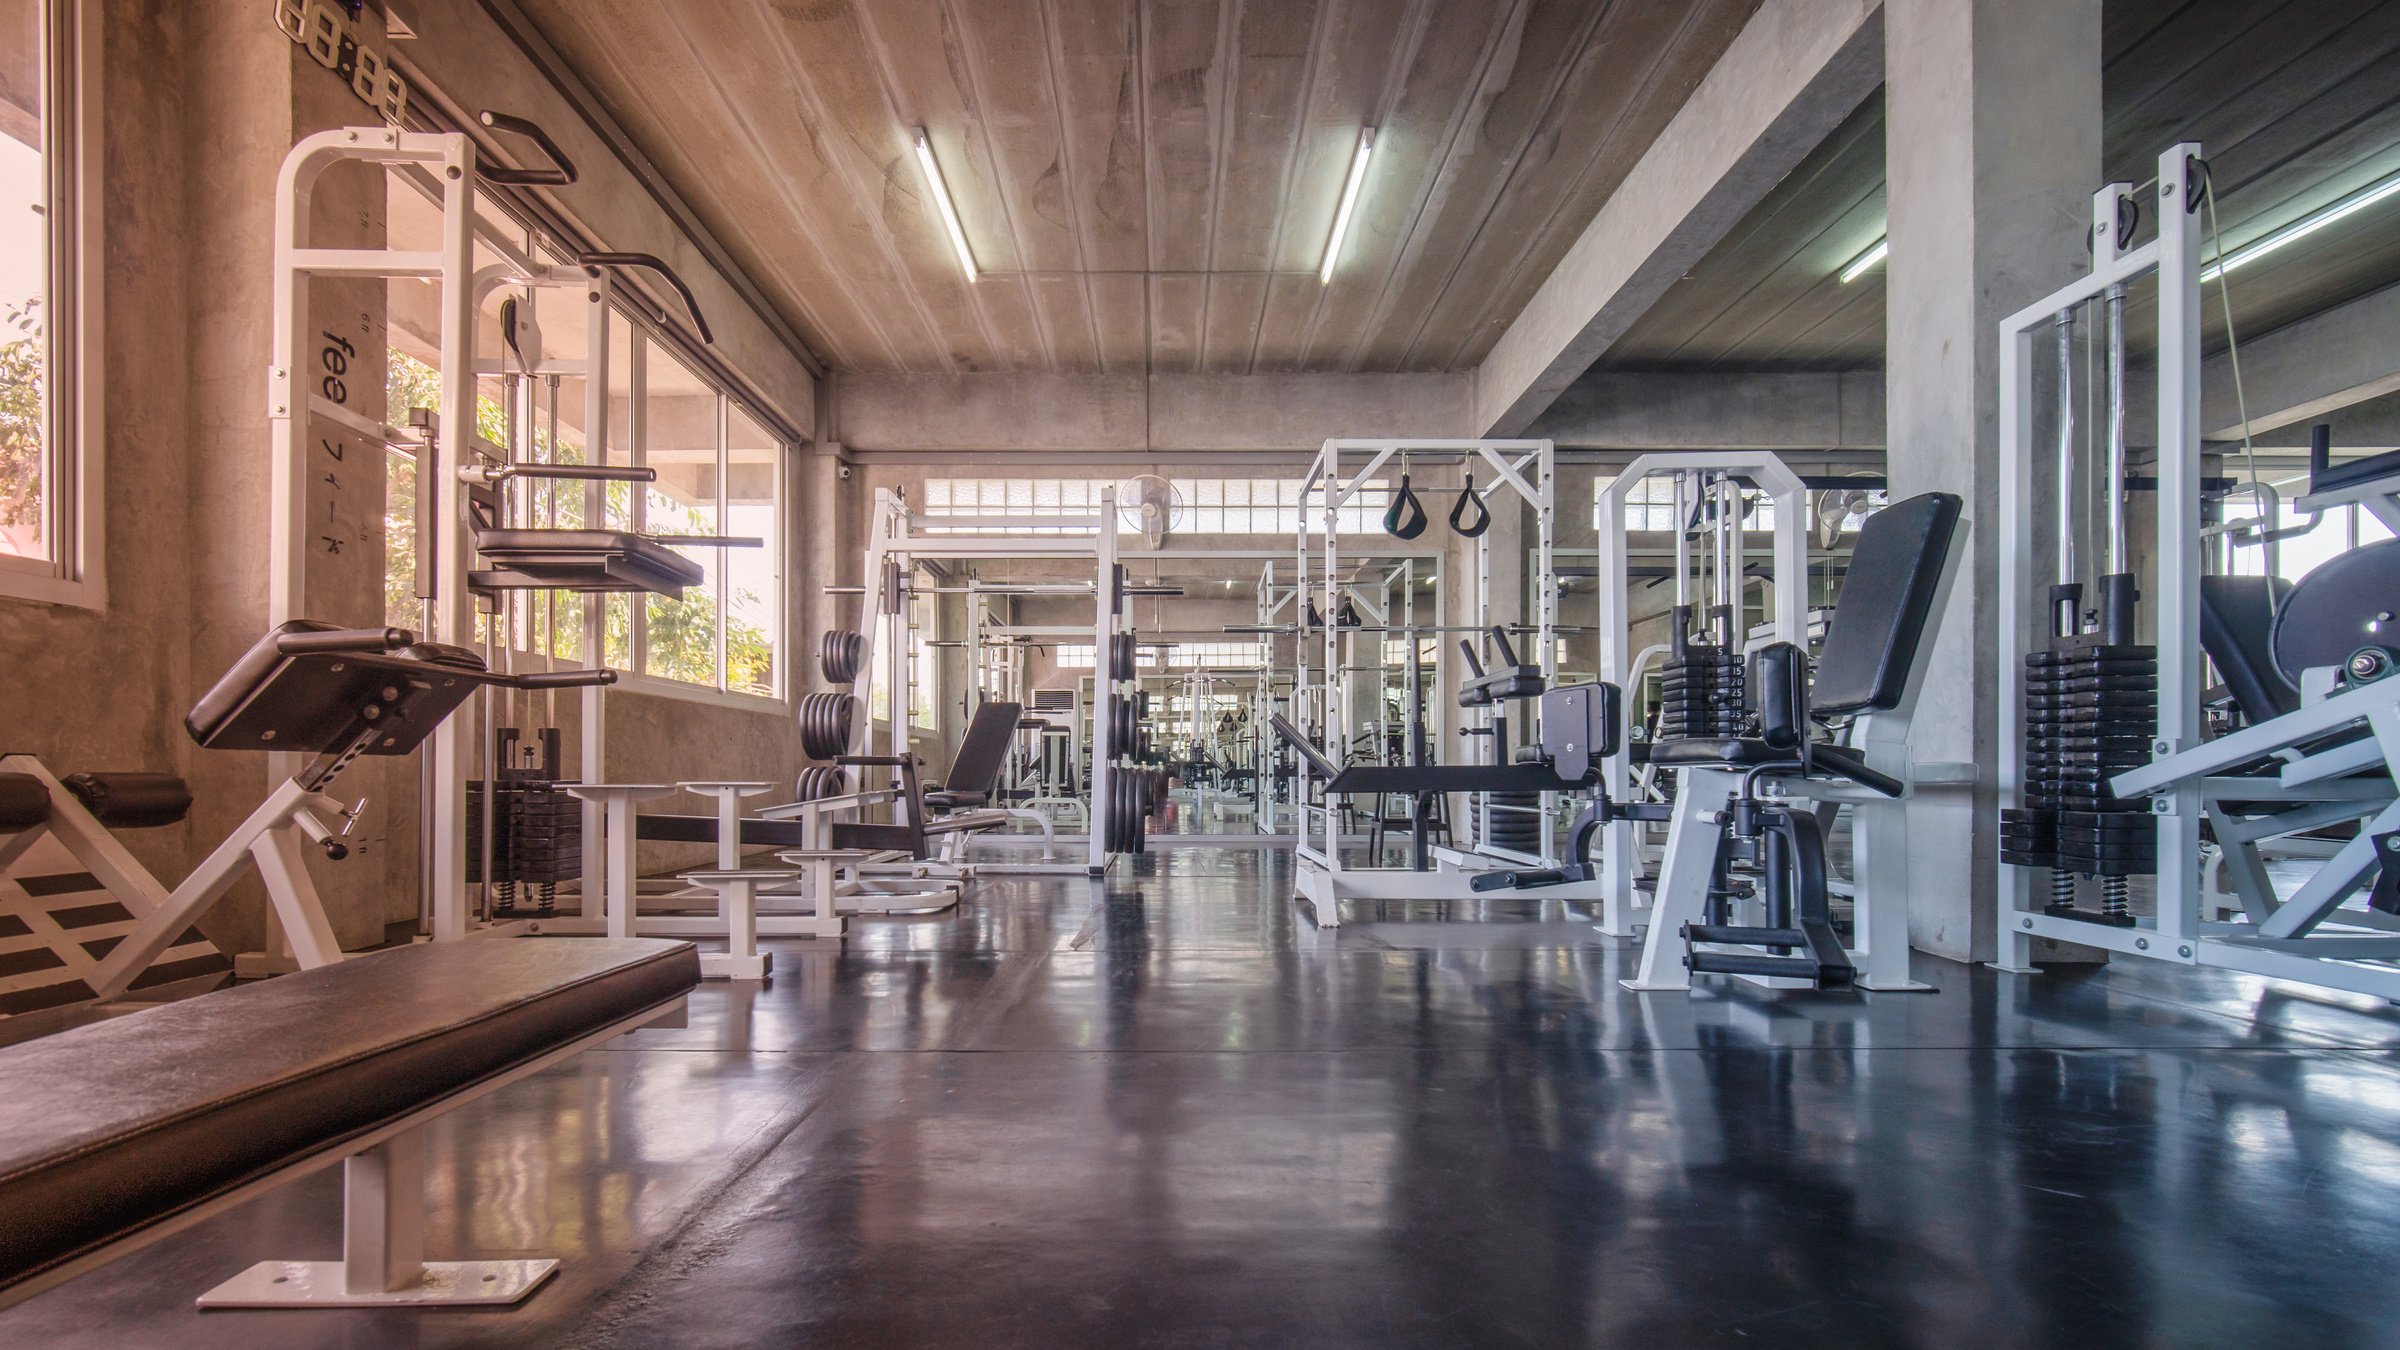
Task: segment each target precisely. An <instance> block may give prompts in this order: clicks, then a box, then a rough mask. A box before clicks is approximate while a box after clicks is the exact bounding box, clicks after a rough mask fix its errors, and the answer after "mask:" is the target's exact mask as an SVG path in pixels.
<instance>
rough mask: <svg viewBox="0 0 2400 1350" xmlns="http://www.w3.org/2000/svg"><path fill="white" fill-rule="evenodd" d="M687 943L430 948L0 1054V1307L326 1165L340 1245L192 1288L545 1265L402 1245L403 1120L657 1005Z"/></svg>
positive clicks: (433, 1275)
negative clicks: (437, 1256) (442, 1254)
mask: <svg viewBox="0 0 2400 1350" xmlns="http://www.w3.org/2000/svg"><path fill="white" fill-rule="evenodd" d="M699 979H700V963H699V957H698V954H697V953H696V952H695V951H694V949H693V948H692V947H691V945H690V944H688V943H682V942H661V941H651V940H641V939H609V938H521V939H491V940H480V941H459V942H441V943H431V944H426V945H420V946H414V947H402V948H397V949H394V950H391V951H383V952H374V953H370V954H368V955H364V956H359V957H355V958H352V959H350V960H346V961H342V962H340V963H338V964H335V965H330V966H323V967H319V968H317V969H314V970H304V971H301V972H299V973H297V974H293V975H286V976H283V977H281V978H278V979H274V980H268V981H265V982H262V983H258V984H251V985H244V986H240V987H237V988H233V989H227V990H221V991H218V992H215V993H209V994H203V995H200V996H199V997H197V998H192V999H187V1000H184V1001H182V1002H179V1003H168V1004H163V1005H161V1006H158V1007H155V1008H146V1009H143V1010H141V1011H139V1012H135V1013H130V1014H127V1015H125V1016H122V1017H117V1018H113V1019H111V1020H108V1021H104V1022H97V1023H93V1024H91V1025H88V1026H82V1027H77V1028H75V1029H73V1030H69V1031H63V1032H60V1033H58V1034H57V1035H54V1036H49V1037H45V1038H42V1039H40V1040H34V1041H28V1042H26V1043H24V1044H21V1045H15V1046H10V1047H7V1048H5V1049H0V1085H5V1090H4V1091H0V1307H6V1306H8V1305H9V1304H12V1303H15V1302H19V1301H21V1300H23V1299H26V1298H29V1297H31V1296H32V1295H33V1294H35V1293H38V1292H40V1291H41V1290H43V1289H46V1288H49V1287H50V1286H52V1285H54V1284H57V1283H60V1282H61V1281H64V1280H67V1279H70V1278H72V1277H73V1276H75V1275H77V1274H80V1273H81V1272H83V1271H85V1270H89V1269H91V1268H92V1267H95V1266H98V1265H100V1264H102V1263H103V1262H106V1261H109V1260H112V1259H114V1258H115V1257H118V1256H121V1255H124V1254H125V1253H127V1252H130V1251H132V1250H134V1249H135V1248H138V1247H141V1246H143V1245H146V1244H148V1243H150V1242H153V1241H156V1240H157V1239H159V1238H162V1237H165V1236H166V1235H168V1234H170V1233H173V1232H175V1231H177V1230H179V1229H182V1228H184V1227H187V1226H189V1225H191V1224H193V1223H197V1222H198V1221H200V1220H201V1219H204V1218H207V1217H209V1216H210V1215H212V1214H214V1213H216V1212H218V1211H220V1210H223V1209H226V1208H228V1207H230V1206H232V1205H235V1204H238V1203H240V1202H242V1201H244V1200H247V1199H249V1198H251V1197H252V1196H254V1195H256V1194H258V1193H260V1192H262V1191H264V1190H266V1189H268V1188H270V1187H272V1186H276V1185H279V1184H281V1183H283V1182H285V1181H289V1180H291V1179H293V1178H295V1177H298V1176H301V1175H304V1174H306V1173H309V1172H312V1171H315V1170H317V1169H319V1168H322V1167H325V1166H328V1165H330V1164H332V1163H334V1162H336V1161H343V1160H346V1161H347V1164H348V1165H347V1169H346V1172H345V1175H344V1178H343V1207H344V1212H343V1220H342V1247H343V1251H342V1259H341V1260H339V1261H266V1262H261V1263H260V1264H258V1265H255V1266H253V1267H251V1268H250V1269H249V1270H247V1271H245V1272H243V1273H242V1274H240V1275H236V1276H235V1277H233V1278H232V1279H230V1280H228V1281H226V1282H225V1283H223V1284H221V1285H219V1286H217V1288H215V1289H213V1290H211V1291H209V1293H207V1294H205V1295H203V1296H202V1297H201V1299H200V1306H201V1307H203V1308H210V1307H252V1308H258V1307H285V1308H288V1307H304V1306H324V1305H344V1304H348V1305H416V1304H462V1303H481V1304H506V1303H513V1302H515V1301H517V1300H518V1299H521V1298H523V1297H524V1296H525V1295H526V1294H527V1293H530V1292H531V1291H532V1290H533V1288H534V1287H535V1286H536V1285H538V1284H540V1283H541V1282H542V1281H543V1280H544V1279H546V1278H548V1277H549V1275H550V1274H551V1272H552V1271H554V1270H555V1269H557V1266H558V1263H557V1262H556V1261H553V1260H515V1261H443V1262H426V1261H424V1260H423V1238H424V1233H423V1229H424V1217H425V1214H424V1204H425V1201H424V1194H425V1143H424V1133H423V1131H422V1129H420V1128H419V1127H420V1126H422V1125H423V1124H425V1122H427V1121H429V1120H431V1119H433V1118H434V1117H436V1116H439V1115H442V1114H444V1113H445V1112H448V1111H451V1110H453V1109H455V1108H456V1107H458V1106H460V1105H462V1104H464V1103H466V1102H468V1101H471V1100H473V1099H474V1098H476V1097H479V1096H482V1095H483V1094H485V1093H487V1092H490V1091H492V1090H493V1089H495V1088H498V1087H501V1086H503V1085H505V1084H507V1083H510V1082H514V1081H515V1080H517V1079H519V1078H522V1077H525V1076H526V1075H528V1074H530V1073H533V1072H535V1071H536V1070H539V1069H541V1068H543V1067H545V1066H547V1065H550V1064H552V1063H555V1062H557V1061H559V1060H561V1059H564V1058H566V1057H567V1056H569V1055H572V1054H575V1053H576V1052H578V1051H581V1050H584V1049H586V1048H588V1047H590V1046H593V1045H596V1044H599V1043H600V1042H602V1041H604V1040H607V1039H609V1038H611V1037H613V1036H616V1035H618V1034H620V1033H622V1032H625V1031H630V1030H632V1029H633V1028H635V1027H638V1026H640V1025H642V1024H643V1023H646V1022H651V1021H655V1020H657V1019H658V1018H660V1017H663V1016H667V1015H669V1014H671V1013H672V1012H673V1011H674V1010H675V1009H676V1008H678V1007H680V1005H681V1003H682V1000H683V996H684V994H685V993H686V992H688V991H689V990H690V989H691V988H692V987H693V986H694V985H695V984H697V983H698V982H699Z"/></svg>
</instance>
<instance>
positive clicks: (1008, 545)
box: [850, 484, 1124, 876]
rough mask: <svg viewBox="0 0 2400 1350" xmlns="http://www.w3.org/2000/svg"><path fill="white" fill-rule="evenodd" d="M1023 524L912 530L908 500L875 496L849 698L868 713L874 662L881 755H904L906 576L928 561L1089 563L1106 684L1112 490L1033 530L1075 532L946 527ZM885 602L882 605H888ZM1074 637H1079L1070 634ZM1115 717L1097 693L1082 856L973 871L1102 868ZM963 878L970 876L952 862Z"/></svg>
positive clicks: (1098, 669)
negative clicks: (892, 590)
mask: <svg viewBox="0 0 2400 1350" xmlns="http://www.w3.org/2000/svg"><path fill="white" fill-rule="evenodd" d="M1023 523H1024V520H1023V518H1021V517H1014V516H931V517H927V518H926V522H925V524H926V527H927V530H931V529H934V528H938V529H939V530H941V531H942V532H941V533H930V532H926V531H925V530H920V529H919V528H918V522H917V518H916V516H915V515H913V514H912V513H911V512H910V511H909V509H908V503H907V501H906V500H905V499H904V498H902V497H901V495H900V494H899V493H897V492H895V491H893V490H892V489H890V488H888V487H884V488H877V489H876V490H875V508H874V515H873V519H872V522H871V525H870V528H869V533H868V538H867V548H866V572H865V574H864V576H863V578H862V579H863V580H864V582H865V584H866V590H867V600H866V603H865V604H864V605H863V606H862V608H863V609H864V611H865V614H864V616H863V621H862V622H861V624H860V625H859V628H860V632H861V634H862V636H863V637H864V638H865V641H866V646H865V650H864V652H862V654H861V655H860V657H859V671H858V679H857V681H855V682H854V683H853V684H852V686H851V691H850V692H851V693H852V695H853V696H854V697H856V698H857V699H858V700H859V705H860V707H861V709H862V710H871V709H872V707H873V701H872V699H871V698H870V697H869V695H870V693H871V687H872V685H873V684H874V683H875V682H876V681H877V673H878V663H877V658H878V657H880V658H881V669H880V682H881V683H882V685H883V687H884V689H885V691H886V705H885V708H886V712H887V714H888V715H887V717H886V718H885V743H886V747H887V748H886V750H885V751H884V753H886V754H889V755H905V754H907V753H908V752H909V750H908V730H909V728H908V688H909V680H908V659H909V650H908V620H909V615H908V578H909V577H910V576H912V575H913V573H914V569H915V567H916V564H917V563H918V562H919V561H920V560H926V559H949V558H955V559H972V560H985V559H1009V558H1016V559H1054V558H1089V559H1090V560H1091V562H1092V578H1093V585H1092V596H1093V616H1092V627H1091V630H1090V631H1091V634H1092V643H1093V647H1092V651H1093V662H1094V676H1095V678H1096V679H1098V680H1099V681H1100V682H1101V685H1102V686H1105V684H1106V678H1105V677H1106V675H1107V663H1108V639H1109V635H1110V634H1112V633H1115V632H1117V631H1118V630H1119V629H1120V628H1121V627H1122V626H1123V624H1124V618H1123V616H1122V615H1120V614H1118V613H1117V612H1116V611H1117V609H1118V606H1117V604H1116V603H1115V602H1116V590H1117V581H1116V577H1117V559H1118V555H1119V539H1118V535H1119V533H1120V531H1121V529H1122V522H1121V521H1120V520H1119V518H1118V515H1117V491H1116V487H1115V485H1114V484H1109V485H1105V486H1103V487H1102V488H1101V489H1100V501H1099V508H1098V510H1096V511H1095V512H1094V513H1092V514H1091V515H1088V516H1085V515H1075V516H1044V517H1042V519H1041V523H1042V524H1043V525H1045V526H1057V527H1061V528H1062V529H1066V530H1070V531H1078V532H1076V533H1062V534H1052V535H1005V534H988V535H985V534H966V533H950V531H954V530H974V529H990V530H1000V529H1004V528H1007V527H1009V526H1012V525H1020V526H1021V525H1022V524H1023ZM887 563H888V564H896V565H897V566H898V567H899V569H900V576H901V587H902V594H901V595H900V596H899V597H897V598H896V599H895V598H894V597H889V596H887V595H885V593H884V588H883V575H884V569H885V566H886V565H887ZM887 601H888V602H890V603H887ZM1078 636H1080V630H1079V631H1078ZM1113 721H1114V710H1113V709H1112V708H1111V707H1110V706H1109V700H1108V699H1107V698H1105V697H1100V696H1097V695H1095V697H1094V698H1093V700H1092V750H1091V754H1092V795H1091V806H1090V808H1089V809H1090V819H1091V820H1092V821H1093V822H1094V827H1093V828H1092V829H1090V830H1088V831H1086V836H1087V837H1086V839H1085V841H1084V847H1085V854H1084V861H1083V862H1082V863H1081V864H1071V863H1051V864H1045V863H1019V862H1011V863H1006V864H997V865H994V864H979V865H978V867H979V868H981V870H987V871H1005V872H1011V873H1018V872H1033V871H1062V872H1063V871H1076V872H1082V873H1084V874H1085V875H1089V876H1099V875H1100V874H1101V873H1103V872H1105V871H1106V870H1107V869H1108V863H1109V859H1110V857H1111V856H1112V855H1111V854H1110V853H1109V852H1108V848H1107V831H1106V830H1103V829H1101V828H1099V827H1098V822H1099V821H1100V820H1101V819H1102V818H1103V816H1104V813H1105V809H1106V803H1107V802H1108V800H1109V795H1108V794H1109V790H1110V788H1111V787H1113V786H1114V781H1115V768H1114V766H1113V765H1112V764H1111V763H1110V762H1109V756H1108V754H1107V752H1106V747H1107V746H1108V745H1109V744H1110V741H1109V736H1110V732H1111V731H1112V730H1113ZM860 723H861V730H860V732H859V734H860V736H861V737H862V739H863V738H868V737H872V735H873V734H874V719H873V717H872V716H862V717H861V718H860ZM954 867H955V870H957V871H958V872H959V873H961V875H962V876H963V875H965V874H967V873H969V871H970V870H971V869H968V868H966V867H964V866H963V865H954Z"/></svg>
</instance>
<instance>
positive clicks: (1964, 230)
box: [1884, 0, 2101, 960]
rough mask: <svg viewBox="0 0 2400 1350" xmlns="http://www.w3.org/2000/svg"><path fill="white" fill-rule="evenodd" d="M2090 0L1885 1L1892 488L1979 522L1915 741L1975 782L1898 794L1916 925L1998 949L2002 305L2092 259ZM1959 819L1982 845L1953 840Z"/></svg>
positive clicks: (1963, 833)
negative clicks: (1969, 786)
mask: <svg viewBox="0 0 2400 1350" xmlns="http://www.w3.org/2000/svg"><path fill="white" fill-rule="evenodd" d="M2100 10H2101V5H2100V0H1888V2H1887V3H1886V5H1885V6H1884V23H1885V39H1886V50H1885V63H1886V70H1885V74H1886V79H1887V82H1888V83H1887V97H1888V99H1889V107H1890V118H1889V127H1890V130H1889V132H1888V137H1889V140H1888V145H1887V149H1888V176H1889V194H1890V203H1889V212H1890V226H1889V230H1890V238H1891V261H1890V263H1889V266H1888V270H1887V272H1886V278H1885V284H1886V287H1887V293H1888V296H1889V299H1888V302H1887V303H1888V306H1889V319H1888V330H1887V331H1888V350H1889V355H1888V357H1887V373H1888V379H1887V382H1886V390H1887V392H1886V396H1885V397H1886V403H1885V409H1886V420H1887V423H1888V436H1889V445H1890V451H1889V457H1890V473H1891V485H1892V495H1893V496H1895V497H1901V496H1908V495H1912V494H1915V493H1919V492H1926V491H1933V490H1942V491H1949V492H1957V493H1960V494H1962V495H1963V496H1964V497H1965V498H1966V513H1967V516H1968V518H1969V520H1970V521H1971V522H1973V526H1974V528H1973V530H1972V533H1971V536H1970V538H1971V543H1970V547H1971V549H1972V552H1971V555H1970V559H1971V560H1970V562H1969V563H1968V565H1967V567H1966V568H1965V569H1964V570H1962V572H1961V574H1960V578H1959V585H1958V587H1957V590H1956V592H1955V597H1954V600H1953V602H1952V606H1951V611H1950V613H1949V615H1948V616H1947V617H1946V618H1945V620H1944V621H1943V623H1942V626H1941V629H1940V633H1939V636H1938V638H1937V639H1936V641H1935V645H1934V650H1933V653H1932V657H1931V665H1930V667H1929V673H1928V677H1927V680H1926V684H1925V690H1924V694H1923V697H1922V699H1921V700H1920V702H1919V704H1918V711H1917V718H1916V740H1915V746H1914V753H1915V757H1916V758H1917V759H1918V760H1920V761H1923V760H1944V761H1953V760H1966V759H1970V758H1971V759H1973V760H1974V762H1975V763H1976V764H1978V765H1979V766H1981V774H1980V777H1979V779H1978V782H1977V785H1976V787H1975V789H1974V791H1973V792H1972V793H1971V794H1969V793H1963V792H1947V793H1939V794H1928V795H1927V796H1924V797H1920V798H1918V799H1916V801H1915V802H1913V803H1912V805H1911V808H1910V835H1911V849H1910V853H1911V857H1910V860H1909V881H1910V887H1909V890H1910V895H1909V937H1910V941H1911V942H1912V943H1913V944H1914V945H1916V946H1917V947H1920V948H1922V949H1924V950H1926V951H1929V952H1933V953H1936V954H1938V955H1941V956H1947V957H1952V958H1956V959H1977V960H1980V959H1987V958H1989V957H1990V956H1991V955H1992V953H1993V932H1992V917H1993V916H1992V894H1991V892H1992V878H1993V866H1994V857H1995V853H1996V850H1997V847H1998V827H1997V810H1998V805H1997V799H1996V791H1995V787H1994V775H1995V766H1996V765H1997V764H1998V763H1999V762H2000V757H2001V756H2002V755H2005V754H2013V753H2015V752H2014V750H2013V749H2011V748H2009V747H2005V746H2002V745H1999V744H1998V743H1997V742H1998V726H1999V709H1998V698H1999V670H1998V668H1997V666H1996V665H1995V663H1994V661H1993V659H1992V655H1991V652H1992V647H1993V644H1992V642H1991V641H1990V640H1989V639H1990V635H1991V634H1992V632H1993V631H1994V625H1995V623H1997V621H1998V616H1997V615H1996V614H1995V613H1994V612H1993V609H1992V606H1993V605H1994V604H1995V603H1997V595H1998V585H1997V578H1998V556H1997V549H1996V545H1995V543H1994V537H1993V530H1994V529H1995V528H1996V527H1997V524H1998V513H1999V507H1998V472H1999V462H1998V409H1999V389H1998V385H1999V381H1998V368H1999V357H1998V350H1999V344H1998V336H1997V325H1998V323H1999V320H2000V318H2001V317H2002V316H2003V315H2004V314H2006V313H2008V312H2009V311H2011V310H2014V309H2016V308H2017V307H2019V306H2021V305H2023V304H2025V303H2026V302H2027V301H2029V300H2032V299H2034V298H2035V297H2037V296H2039V295H2041V294H2042V293H2044V292H2046V291H2048V290H2050V289H2052V288H2054V287H2056V286H2059V285H2061V284H2064V283H2065V282H2066V281H2068V280H2070V279H2072V278H2073V277H2074V276H2076V275H2077V274H2078V273H2079V272H2080V271H2081V270H2082V269H2083V267H2084V265H2085V256H2086V255H2085V251H2084V239H2083V231H2084V224H2085V220H2086V218H2087V213H2088V210H2089V207H2088V204H2087V203H2088V201H2089V198H2090V194H2091V193H2092V191H2093V190H2094V189H2096V188H2097V187H2099V186H2100V172H2101V169H2100V162H2101V161H2100V150H2101V145H2100ZM1969 836H1971V837H1972V839H1973V841H1974V846H1973V848H1972V849H1971V850H1961V849H1959V848H1958V847H1957V843H1956V841H1957V840H1958V839H1960V838H1962V837H1969Z"/></svg>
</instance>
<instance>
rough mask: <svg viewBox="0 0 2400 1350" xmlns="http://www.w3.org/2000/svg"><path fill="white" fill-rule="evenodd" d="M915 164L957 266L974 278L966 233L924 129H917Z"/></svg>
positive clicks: (973, 255)
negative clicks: (930, 191)
mask: <svg viewBox="0 0 2400 1350" xmlns="http://www.w3.org/2000/svg"><path fill="white" fill-rule="evenodd" d="M917 163H918V164H920V165H922V166H923V167H924V169H925V181H926V182H927V183H929V184H931V185H932V186H933V201H934V204H935V205H936V206H939V207H941V208H942V228H944V229H946V230H948V231H950V247H952V248H954V249H957V250H958V265H959V266H960V267H963V268H965V269H966V272H967V280H969V281H973V280H974V279H975V277H976V272H975V254H974V252H973V251H972V250H970V249H969V248H968V247H967V232H966V231H965V230H964V229H962V228H960V226H959V223H958V208H957V207H955V206H952V205H951V204H950V185H949V184H947V183H944V182H943V181H942V166H941V165H939V164H936V163H934V162H933V142H932V141H931V140H929V139H927V137H926V135H925V128H923V127H918V128H917Z"/></svg>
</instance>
